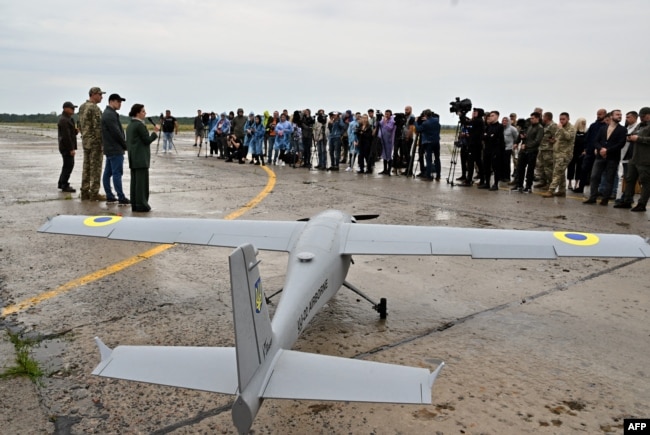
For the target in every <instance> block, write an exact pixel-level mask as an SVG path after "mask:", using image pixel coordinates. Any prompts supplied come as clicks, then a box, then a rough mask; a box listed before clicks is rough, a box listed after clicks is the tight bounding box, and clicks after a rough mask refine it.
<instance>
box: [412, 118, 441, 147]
mask: <svg viewBox="0 0 650 435" xmlns="http://www.w3.org/2000/svg"><path fill="white" fill-rule="evenodd" d="M415 131H416V132H418V133H420V142H422V143H440V120H439V119H438V118H436V117H435V116H431V117H428V118H427V120H426V121H423V122H420V123H416V124H415Z"/></svg>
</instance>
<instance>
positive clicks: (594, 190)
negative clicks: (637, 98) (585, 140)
mask: <svg viewBox="0 0 650 435" xmlns="http://www.w3.org/2000/svg"><path fill="white" fill-rule="evenodd" d="M610 118H611V121H610V123H609V125H608V126H607V127H606V128H601V129H600V130H599V132H598V136H597V139H596V150H595V156H596V160H595V161H594V167H593V168H592V170H591V182H590V184H589V198H587V199H586V200H585V201H583V204H595V203H596V198H597V197H598V185H599V184H600V179H601V177H602V175H603V172H604V173H605V186H604V188H603V192H602V193H603V198H602V199H601V200H600V205H607V203H608V202H609V196H610V195H611V193H612V186H613V185H614V177H616V171H617V170H618V163H619V162H620V160H621V149H622V148H623V145H625V141H626V140H627V129H626V128H625V127H623V126H622V125H620V124H619V123H620V122H621V119H622V118H623V115H622V114H621V111H620V110H612V111H611V113H610Z"/></svg>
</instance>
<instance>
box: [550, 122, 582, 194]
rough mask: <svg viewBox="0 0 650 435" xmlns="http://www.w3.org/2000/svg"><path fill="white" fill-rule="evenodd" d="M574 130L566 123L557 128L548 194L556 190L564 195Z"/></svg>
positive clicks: (574, 134)
mask: <svg viewBox="0 0 650 435" xmlns="http://www.w3.org/2000/svg"><path fill="white" fill-rule="evenodd" d="M575 138H576V129H575V128H574V127H573V125H571V123H570V122H568V121H567V123H566V125H565V126H564V127H560V126H558V128H557V130H556V132H555V143H554V144H553V181H551V184H550V185H549V187H548V191H549V192H550V193H554V192H555V189H558V193H559V194H562V193H566V174H565V173H566V168H567V166H569V162H570V161H571V159H573V142H574V141H575Z"/></svg>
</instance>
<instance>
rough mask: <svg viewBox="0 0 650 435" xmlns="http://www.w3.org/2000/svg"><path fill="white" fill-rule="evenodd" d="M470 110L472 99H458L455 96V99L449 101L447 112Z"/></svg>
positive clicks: (465, 111)
mask: <svg viewBox="0 0 650 435" xmlns="http://www.w3.org/2000/svg"><path fill="white" fill-rule="evenodd" d="M471 110H472V100H470V99H469V98H464V99H462V100H461V99H460V98H459V97H456V100H454V101H451V102H450V103H449V113H463V114H465V113H467V112H469V111H471Z"/></svg>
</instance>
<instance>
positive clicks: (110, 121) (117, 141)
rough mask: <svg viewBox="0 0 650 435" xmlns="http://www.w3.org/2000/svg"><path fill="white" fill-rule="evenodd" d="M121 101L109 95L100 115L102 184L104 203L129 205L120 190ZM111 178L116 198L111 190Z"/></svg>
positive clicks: (116, 95) (116, 96) (121, 157)
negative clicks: (104, 158) (103, 158)
mask: <svg viewBox="0 0 650 435" xmlns="http://www.w3.org/2000/svg"><path fill="white" fill-rule="evenodd" d="M122 101H126V100H125V99H124V98H122V97H120V95H119V94H111V95H110V96H109V97H108V105H107V106H106V109H104V113H103V114H102V143H103V145H104V155H105V156H106V165H105V166H104V175H103V176H102V184H103V185H104V192H106V203H107V204H115V203H118V205H130V204H131V201H129V198H127V197H126V196H125V195H124V190H123V189H122V171H123V169H122V168H123V166H124V152H125V151H126V139H125V138H124V128H122V123H121V122H120V115H119V114H118V113H117V111H118V110H120V108H121V107H122ZM111 178H113V185H114V186H115V192H117V198H116V197H115V195H113V191H112V190H111Z"/></svg>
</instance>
